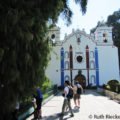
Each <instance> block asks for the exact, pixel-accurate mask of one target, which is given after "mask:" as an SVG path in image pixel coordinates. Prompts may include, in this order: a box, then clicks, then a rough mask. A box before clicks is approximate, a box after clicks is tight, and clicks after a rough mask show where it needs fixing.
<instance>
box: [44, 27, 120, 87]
mask: <svg viewBox="0 0 120 120" xmlns="http://www.w3.org/2000/svg"><path fill="white" fill-rule="evenodd" d="M48 36H49V37H50V39H51V40H52V41H53V42H52V43H51V44H52V50H51V53H50V56H49V59H50V61H49V64H48V67H47V69H46V76H47V77H48V78H49V79H50V80H51V81H52V83H53V84H57V85H58V86H63V85H64V81H65V80H69V81H71V82H72V83H74V80H75V77H76V76H77V75H78V73H79V71H81V73H82V75H83V76H84V77H85V85H86V86H88V85H91V86H101V85H103V84H106V83H107V82H108V81H109V80H113V79H114V80H115V79H116V80H118V81H119V78H120V76H119V58H118V48H117V47H116V46H114V44H113V40H112V27H108V26H107V25H103V26H100V27H97V28H96V30H95V32H94V33H92V34H87V33H86V32H85V31H84V30H79V29H77V30H74V29H73V30H72V32H71V34H68V35H67V34H66V35H65V37H64V40H60V28H59V27H57V26H55V27H53V28H52V29H51V30H50V32H49V34H48Z"/></svg>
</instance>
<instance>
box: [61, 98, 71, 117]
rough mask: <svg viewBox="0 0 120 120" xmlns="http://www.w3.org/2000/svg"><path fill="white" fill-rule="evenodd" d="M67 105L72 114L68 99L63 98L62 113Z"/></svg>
mask: <svg viewBox="0 0 120 120" xmlns="http://www.w3.org/2000/svg"><path fill="white" fill-rule="evenodd" d="M67 106H68V107H69V110H70V112H71V115H73V111H72V108H71V104H70V99H64V102H63V106H62V114H64V112H65V108H66V107H67Z"/></svg>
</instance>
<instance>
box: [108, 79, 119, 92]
mask: <svg viewBox="0 0 120 120" xmlns="http://www.w3.org/2000/svg"><path fill="white" fill-rule="evenodd" d="M107 84H108V85H109V86H110V90H111V91H113V92H118V90H117V86H118V84H119V81H117V80H110V81H108V83H107Z"/></svg>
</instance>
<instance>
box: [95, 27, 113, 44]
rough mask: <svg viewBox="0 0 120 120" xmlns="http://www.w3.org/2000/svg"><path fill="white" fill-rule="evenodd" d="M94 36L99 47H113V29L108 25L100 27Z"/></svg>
mask: <svg viewBox="0 0 120 120" xmlns="http://www.w3.org/2000/svg"><path fill="white" fill-rule="evenodd" d="M94 35H95V42H96V43H97V45H113V40H112V27H108V26H107V25H102V26H99V27H97V29H96V31H95V32H94Z"/></svg>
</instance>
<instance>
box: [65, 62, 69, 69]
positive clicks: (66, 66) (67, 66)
mask: <svg viewBox="0 0 120 120" xmlns="http://www.w3.org/2000/svg"><path fill="white" fill-rule="evenodd" d="M65 69H69V62H68V61H65Z"/></svg>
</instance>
